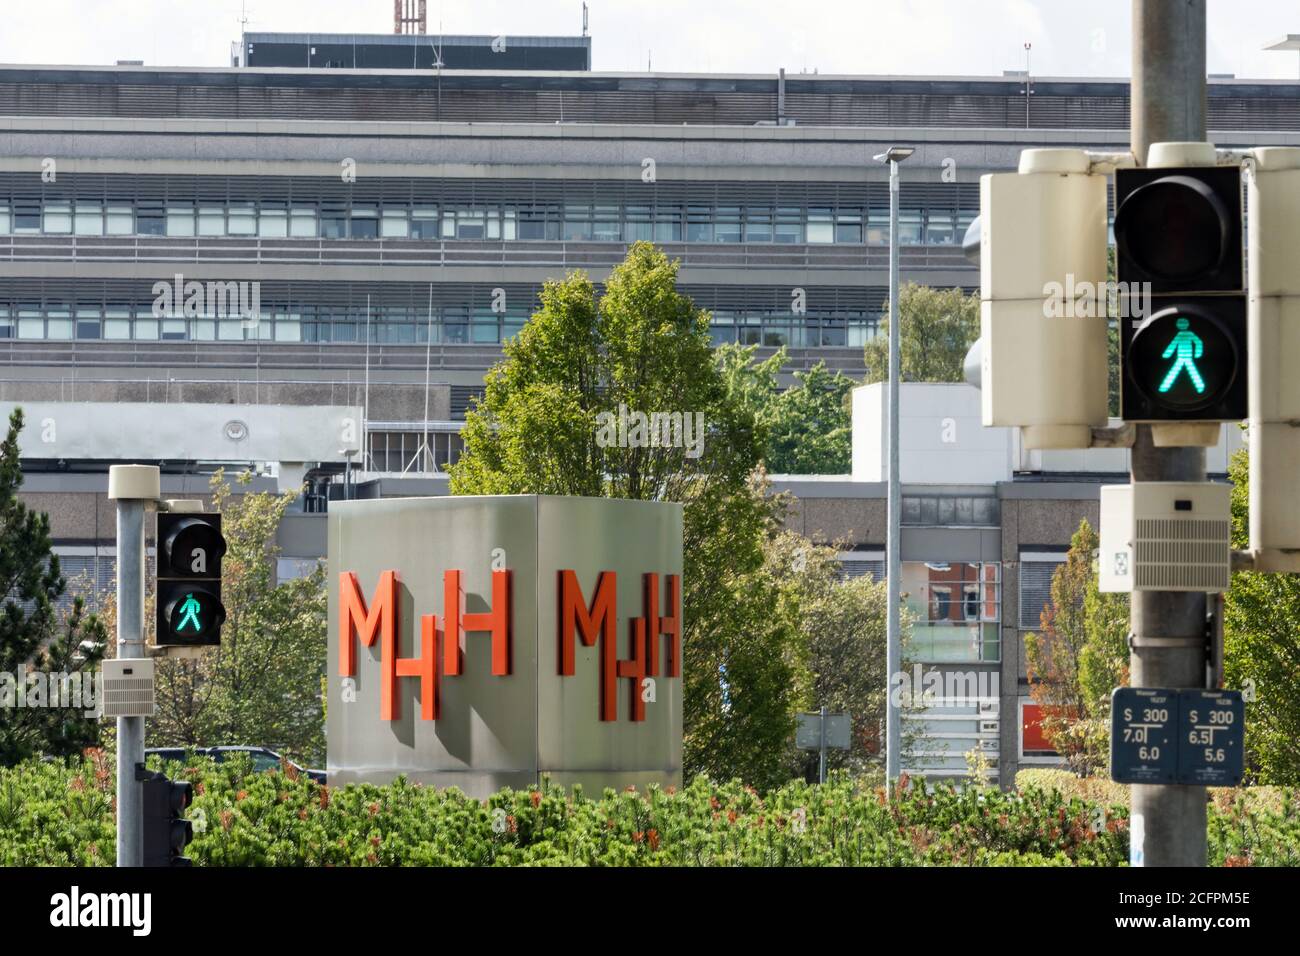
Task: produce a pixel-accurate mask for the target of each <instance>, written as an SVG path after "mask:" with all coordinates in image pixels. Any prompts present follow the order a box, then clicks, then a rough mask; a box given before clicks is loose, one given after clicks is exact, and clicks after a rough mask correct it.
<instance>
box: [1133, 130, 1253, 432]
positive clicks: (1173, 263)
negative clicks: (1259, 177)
mask: <svg viewBox="0 0 1300 956" xmlns="http://www.w3.org/2000/svg"><path fill="white" fill-rule="evenodd" d="M1185 145H1186V144H1158V145H1157V146H1156V147H1153V148H1152V150H1151V158H1152V166H1151V167H1148V168H1143V169H1118V170H1116V171H1115V250H1116V259H1115V272H1116V279H1117V280H1118V282H1119V288H1120V290H1121V312H1120V364H1121V369H1122V375H1121V377H1120V415H1121V417H1122V418H1123V419H1124V420H1125V421H1132V422H1220V421H1241V420H1242V419H1244V418H1245V417H1246V397H1247V374H1246V372H1247V369H1246V356H1247V348H1246V293H1245V286H1244V272H1243V269H1242V217H1241V169H1240V167H1238V166H1214V165H1212V164H1213V162H1214V149H1213V147H1212V146H1210V145H1209V144H1208V143H1207V144H1195V146H1204V147H1205V149H1204V150H1198V152H1199V153H1201V155H1199V156H1196V155H1194V154H1189V153H1187V152H1186V151H1184V152H1181V153H1179V152H1178V151H1177V149H1176V147H1180V146H1185ZM1189 155H1192V158H1198V159H1204V160H1205V161H1206V162H1208V163H1210V164H1211V165H1204V166H1166V165H1164V164H1163V163H1161V162H1160V161H1161V159H1162V158H1164V157H1170V158H1172V159H1175V160H1177V159H1179V158H1181V159H1183V160H1184V161H1185V160H1186V158H1188V156H1189Z"/></svg>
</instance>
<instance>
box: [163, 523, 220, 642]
mask: <svg viewBox="0 0 1300 956" xmlns="http://www.w3.org/2000/svg"><path fill="white" fill-rule="evenodd" d="M157 541H158V576H157V578H156V582H157V590H156V597H155V599H156V602H157V609H156V621H157V638H156V641H157V644H158V646H159V647H167V646H204V645H215V644H220V643H221V625H222V624H224V623H225V620H226V610H225V608H224V607H222V606H221V559H222V557H223V556H224V555H225V553H226V539H225V538H224V537H222V534H221V515H219V514H212V513H208V512H201V511H161V512H159V513H158V537H157Z"/></svg>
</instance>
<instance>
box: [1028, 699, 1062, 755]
mask: <svg viewBox="0 0 1300 956" xmlns="http://www.w3.org/2000/svg"><path fill="white" fill-rule="evenodd" d="M1042 721H1043V708H1042V706H1041V705H1039V704H1035V703H1033V702H1032V701H1029V700H1025V699H1023V698H1022V699H1021V700H1020V757H1021V759H1022V760H1026V761H1029V762H1033V763H1056V762H1057V760H1058V758H1059V756H1060V755H1059V754H1058V753H1057V752H1056V749H1055V748H1054V747H1053V746H1052V742H1051V741H1050V740H1048V739H1047V735H1046V734H1044V733H1043V725H1042Z"/></svg>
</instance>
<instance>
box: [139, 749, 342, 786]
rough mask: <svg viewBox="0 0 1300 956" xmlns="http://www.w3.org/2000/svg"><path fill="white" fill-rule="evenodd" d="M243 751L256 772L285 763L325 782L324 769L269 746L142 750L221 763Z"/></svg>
mask: <svg viewBox="0 0 1300 956" xmlns="http://www.w3.org/2000/svg"><path fill="white" fill-rule="evenodd" d="M237 753H244V754H248V755H249V756H250V757H251V758H252V760H253V770H254V772H256V773H262V772H263V771H266V770H279V769H280V767H281V766H282V765H283V764H285V763H287V764H289V766H291V767H293V768H294V769H295V770H297V771H298V772H299V773H305V774H306V775H307V776H308V777H310V778H311V779H312V780H315V781H316V782H317V783H324V782H325V771H324V770H309V769H308V768H306V767H300V766H299V765H298V764H296V763H294V762H293V761H292V760H288V759H287V758H285V757H281V756H280V755H279V754H278V753H276V752H275V751H274V750H272V749H270V748H269V747H193V748H186V747H153V748H150V749H149V750H146V751H145V752H144V755H145V756H146V757H149V756H157V757H160V758H162V759H163V760H177V761H180V762H182V763H183V762H184V761H185V759H186V755H187V754H194V755H196V756H199V757H211V758H212V759H213V760H214V761H216V762H217V763H221V762H222V761H223V760H225V758H226V757H227V755H229V754H237Z"/></svg>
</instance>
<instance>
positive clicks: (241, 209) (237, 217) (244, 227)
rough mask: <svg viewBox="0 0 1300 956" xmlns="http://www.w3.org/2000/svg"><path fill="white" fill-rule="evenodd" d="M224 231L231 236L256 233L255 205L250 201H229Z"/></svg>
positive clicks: (253, 234)
mask: <svg viewBox="0 0 1300 956" xmlns="http://www.w3.org/2000/svg"><path fill="white" fill-rule="evenodd" d="M226 233H227V234H228V235H231V236H255V235H257V207H256V206H254V205H253V203H251V202H238V203H231V204H230V215H229V217H228V218H227V219H226Z"/></svg>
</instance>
